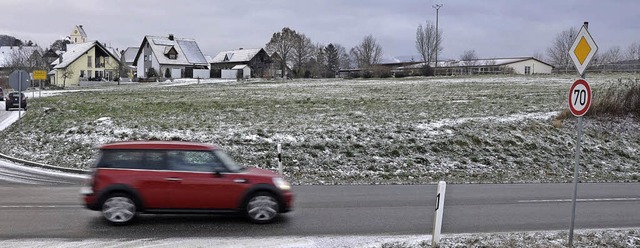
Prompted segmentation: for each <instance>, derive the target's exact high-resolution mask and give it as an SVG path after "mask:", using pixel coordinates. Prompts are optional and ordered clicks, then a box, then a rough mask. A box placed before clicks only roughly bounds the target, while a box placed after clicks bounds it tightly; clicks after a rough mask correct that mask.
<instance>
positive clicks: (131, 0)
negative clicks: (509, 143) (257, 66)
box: [0, 0, 640, 59]
mask: <svg viewBox="0 0 640 248" xmlns="http://www.w3.org/2000/svg"><path fill="white" fill-rule="evenodd" d="M436 3H439V4H443V6H442V8H440V14H439V28H440V29H441V30H442V31H443V46H444V52H443V53H442V54H440V55H439V56H438V57H439V58H449V59H459V58H460V55H461V54H462V53H463V52H464V51H465V50H475V51H476V54H477V55H478V57H480V58H495V57H516V56H532V55H533V54H534V53H536V52H540V53H546V49H547V48H548V47H549V46H550V45H551V42H552V41H553V39H554V38H555V37H556V35H557V34H558V33H560V32H562V31H563V30H566V29H568V28H570V27H572V26H573V27H577V28H579V27H580V26H581V25H582V23H583V22H584V21H588V22H589V31H590V33H591V35H592V36H593V37H594V39H595V41H596V43H597V44H598V46H599V48H600V51H601V52H604V51H605V50H606V49H609V48H610V47H612V46H620V47H621V48H622V49H623V51H626V49H627V47H628V46H629V45H630V44H631V43H632V42H640V14H639V12H638V10H640V1H639V0H610V1H604V0H602V1H598V0H535V1H532V0H523V1H518V0H482V1H480V0H448V1H447V0H272V1H270V0H224V1H222V0H202V1H200V0H193V1H191V0H50V1H47V0H41V1H36V0H1V1H0V10H2V14H1V15H0V34H8V35H12V36H15V37H16V38H19V39H23V40H33V41H35V42H36V43H38V44H39V45H40V46H46V47H48V46H49V45H50V44H51V43H53V41H55V40H56V39H60V38H62V37H64V36H67V35H69V34H70V33H71V31H72V29H73V26H74V25H76V24H82V25H83V26H84V29H85V31H86V32H87V35H88V37H89V39H90V40H98V41H100V42H102V43H107V44H111V45H112V46H114V47H117V48H121V49H123V48H126V47H130V46H139V45H140V43H141V42H142V39H143V37H144V35H168V34H175V35H176V36H177V37H183V38H193V39H196V41H197V42H198V44H199V45H200V48H201V49H202V50H203V52H204V53H205V54H206V55H212V56H214V55H215V54H217V53H218V52H220V51H223V50H232V49H236V48H240V47H243V48H259V47H264V45H265V44H266V43H267V42H268V41H269V39H270V38H271V35H272V34H273V33H274V32H277V31H280V30H281V29H282V28H283V27H285V26H286V27H290V28H292V29H294V30H296V31H298V32H301V33H304V34H305V35H307V36H308V37H309V38H311V40H312V41H313V42H316V43H322V44H328V43H338V44H341V45H343V46H344V47H346V48H347V49H350V48H351V47H353V46H355V45H357V44H358V43H359V42H360V41H361V40H362V38H363V37H364V36H366V35H369V34H371V35H373V36H374V37H375V38H376V39H377V41H378V42H379V43H380V44H381V45H382V47H383V52H384V57H386V58H389V57H397V56H411V55H415V54H417V52H416V49H415V33H416V28H417V26H418V25H419V24H421V23H425V22H426V21H432V22H435V19H436V11H435V9H434V8H432V6H433V5H434V4H436Z"/></svg>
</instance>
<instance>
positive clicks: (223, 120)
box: [0, 74, 640, 184]
mask: <svg viewBox="0 0 640 248" xmlns="http://www.w3.org/2000/svg"><path fill="white" fill-rule="evenodd" d="M623 77H629V76H628V75H606V74H605V75H599V77H596V76H595V75H594V76H593V79H590V82H591V84H592V88H593V89H594V92H599V90H600V89H606V88H611V87H612V85H614V84H616V83H617V79H618V78H623ZM572 80H573V79H572V78H571V77H570V76H562V75H561V76H557V75H552V76H532V77H524V76H478V77H451V78H404V79H401V80H395V79H387V80H294V81H284V82H282V81H266V82H257V83H242V84H239V83H218V84H206V83H203V84H198V85H195V84H194V85H185V86H170V87H168V86H167V85H164V84H140V85H121V86H119V87H109V88H104V89H100V90H93V91H83V92H73V93H65V94H63V95H59V96H52V97H46V98H36V99H31V100H32V102H31V103H30V104H31V106H33V108H30V110H29V111H28V112H27V115H26V116H25V117H24V118H23V119H21V121H20V123H19V124H16V125H12V126H11V127H9V128H8V129H6V130H4V131H2V132H0V135H2V136H3V137H11V138H10V139H5V140H3V142H4V143H3V145H2V146H0V153H4V154H8V155H11V156H15V157H20V158H24V159H27V160H32V161H39V162H43V163H47V164H51V165H56V166H65V167H73V168H88V166H89V164H88V162H89V161H90V159H91V157H92V156H93V154H94V148H95V147H96V146H97V145H100V144H103V143H107V142H113V141H120V140H148V139H157V140H187V141H197V142H207V143H214V144H219V145H220V146H221V147H222V148H223V149H225V150H226V151H228V152H229V153H230V154H231V155H232V156H233V157H234V158H235V159H236V160H237V161H238V162H241V163H243V164H246V165H250V166H257V167H261V168H267V169H272V170H275V169H276V165H277V160H276V156H275V147H276V144H277V143H281V144H282V147H283V152H284V154H283V155H284V161H283V162H284V166H285V170H284V171H285V175H286V176H287V177H288V178H289V179H290V180H291V181H292V182H293V183H295V184H379V183H384V184H395V183H403V184H415V183H432V182H437V181H439V180H445V181H448V182H451V183H510V182H568V181H570V178H571V177H572V174H571V173H570V171H569V170H568V169H567V168H569V167H571V166H569V165H571V164H573V163H572V161H573V153H574V151H573V149H574V145H573V144H574V142H575V123H574V122H573V121H571V119H564V120H563V119H555V118H553V117H554V116H555V115H556V114H557V113H559V112H560V111H561V110H562V109H563V108H566V101H567V100H566V94H565V92H566V91H568V88H569V82H571V81H572ZM596 97H597V95H596ZM639 136H640V124H639V123H638V122H637V120H636V119H634V118H630V117H628V116H621V117H615V118H613V117H612V118H611V119H604V118H600V119H598V118H589V119H588V121H587V122H586V126H585V140H584V141H583V142H584V144H583V149H585V152H584V153H583V161H584V163H585V166H586V167H587V168H590V170H588V171H585V172H584V173H583V176H584V181H592V182H626V181H637V178H638V175H640V168H638V167H637V166H633V165H636V164H637V161H639V160H640V157H639V155H638V153H637V151H638V150H640V140H639V139H637V137H639ZM618 167H619V169H616V170H614V168H618Z"/></svg>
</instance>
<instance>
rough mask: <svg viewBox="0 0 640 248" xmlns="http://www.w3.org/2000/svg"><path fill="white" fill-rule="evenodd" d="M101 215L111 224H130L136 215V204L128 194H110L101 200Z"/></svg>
mask: <svg viewBox="0 0 640 248" xmlns="http://www.w3.org/2000/svg"><path fill="white" fill-rule="evenodd" d="M102 217H104V219H105V220H106V221H107V222H109V223H110V224H112V225H117V226H120V225H127V224H130V223H131V222H132V221H133V220H134V219H135V217H136V204H135V202H134V201H133V199H132V197H131V196H129V195H128V194H123V193H115V194H111V195H109V196H108V197H107V198H106V199H105V200H104V202H102Z"/></svg>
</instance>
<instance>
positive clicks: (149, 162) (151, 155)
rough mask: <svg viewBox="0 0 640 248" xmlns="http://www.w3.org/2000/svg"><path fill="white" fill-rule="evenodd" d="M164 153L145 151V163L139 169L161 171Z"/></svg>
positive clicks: (163, 163) (163, 167)
mask: <svg viewBox="0 0 640 248" xmlns="http://www.w3.org/2000/svg"><path fill="white" fill-rule="evenodd" d="M164 154H165V152H164V151H147V152H146V153H145V163H144V166H142V168H141V169H148V170H163V169H165V159H164Z"/></svg>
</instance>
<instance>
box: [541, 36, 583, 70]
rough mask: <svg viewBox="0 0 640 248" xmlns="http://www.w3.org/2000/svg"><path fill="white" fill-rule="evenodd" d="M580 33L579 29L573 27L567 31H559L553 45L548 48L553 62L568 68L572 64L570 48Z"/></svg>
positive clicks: (548, 53)
mask: <svg viewBox="0 0 640 248" xmlns="http://www.w3.org/2000/svg"><path fill="white" fill-rule="evenodd" d="M577 35H578V29H576V28H575V27H571V28H569V29H567V30H565V31H562V32H561V33H559V34H558V35H557V36H556V38H555V39H554V40H553V44H552V45H551V47H549V48H548V49H547V56H548V57H549V60H550V61H549V62H551V64H553V65H555V66H558V67H563V68H567V67H569V66H570V65H571V64H570V63H571V57H569V49H571V45H573V41H574V40H575V38H576V36H577Z"/></svg>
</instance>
